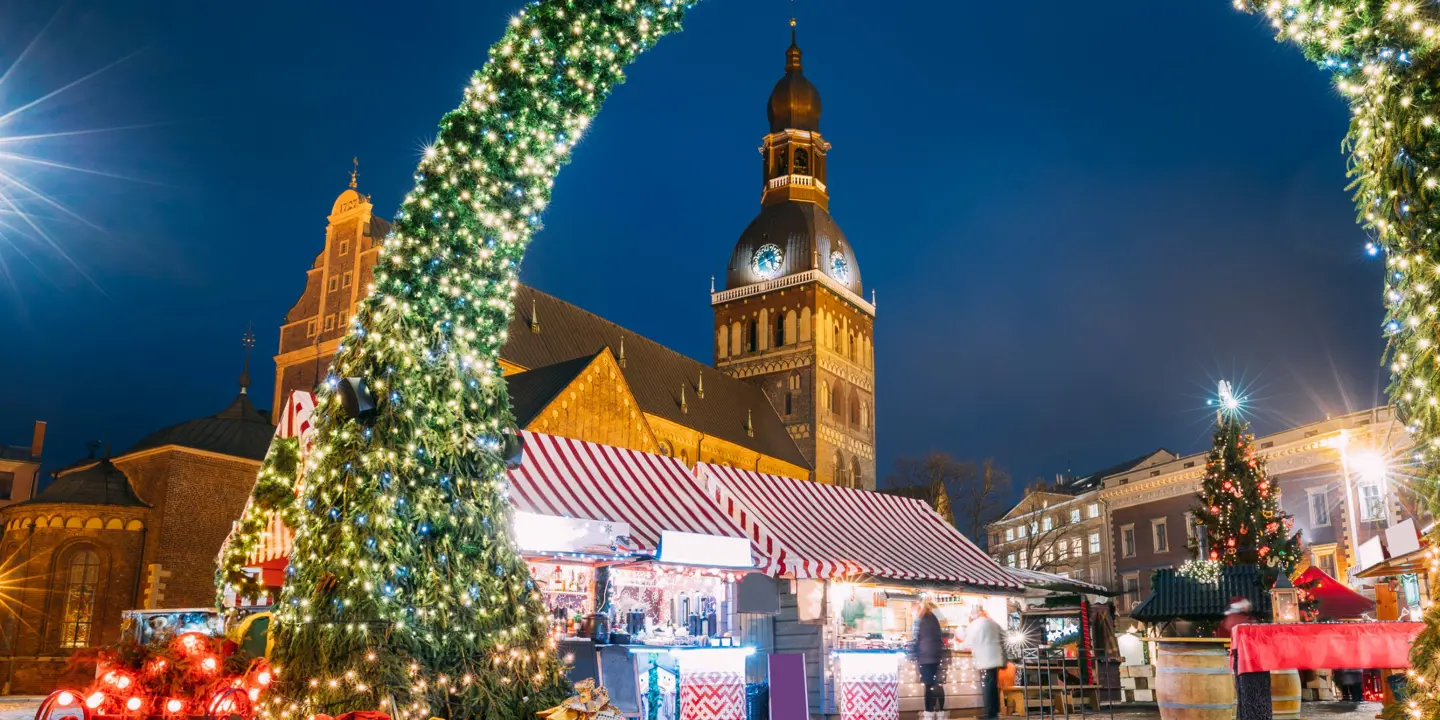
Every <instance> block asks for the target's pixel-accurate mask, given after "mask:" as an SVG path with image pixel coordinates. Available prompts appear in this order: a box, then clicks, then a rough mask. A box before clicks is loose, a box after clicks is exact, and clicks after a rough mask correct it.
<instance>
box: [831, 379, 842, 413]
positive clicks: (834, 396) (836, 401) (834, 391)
mask: <svg viewBox="0 0 1440 720" xmlns="http://www.w3.org/2000/svg"><path fill="white" fill-rule="evenodd" d="M842 405H843V403H841V402H840V384H839V383H836V384H835V387H833V388H830V411H831V412H833V413H835V414H836V415H844V414H845V412H844V408H843V407H842Z"/></svg>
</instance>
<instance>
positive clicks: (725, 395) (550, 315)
mask: <svg viewBox="0 0 1440 720" xmlns="http://www.w3.org/2000/svg"><path fill="white" fill-rule="evenodd" d="M532 308H533V311H532ZM532 319H533V320H535V321H536V322H538V324H539V326H540V331H539V332H534V331H532V330H531V321H532ZM607 347H608V348H610V351H611V352H612V353H614V355H615V357H616V358H617V359H621V358H623V359H624V361H625V362H624V365H623V367H622V368H621V372H622V373H623V374H624V376H625V384H626V385H628V386H629V387H630V392H631V393H633V394H634V395H635V402H636V403H638V404H639V406H640V409H641V410H642V411H643V412H645V413H648V414H650V415H655V416H658V417H662V418H665V419H666V420H670V421H672V422H675V423H677V424H679V425H683V426H685V427H689V428H693V429H695V430H698V431H700V432H702V433H705V434H706V435H711V436H713V437H716V438H719V439H721V440H725V441H728V442H731V443H734V444H736V445H739V446H741V447H744V448H748V449H750V450H754V451H756V452H759V453H762V454H765V455H769V456H770V457H773V458H778V459H780V460H784V461H786V462H789V463H792V464H794V465H798V466H800V467H804V468H809V467H811V465H810V462H809V461H808V460H806V459H805V456H804V455H803V454H801V452H800V448H798V447H796V445H795V441H794V440H793V439H791V437H790V432H789V431H788V430H786V428H785V423H784V422H782V421H781V420H780V416H779V415H777V414H775V409H774V408H773V407H772V406H771V405H770V399H769V398H768V397H766V395H765V393H764V392H763V391H761V390H760V388H758V387H755V386H754V385H751V384H749V383H746V382H743V381H740V380H736V379H735V378H732V377H730V376H729V375H726V374H725V373H722V372H720V371H719V370H716V369H715V368H713V367H710V366H709V365H706V364H704V363H702V362H699V361H697V360H694V359H691V358H688V357H686V356H684V355H681V354H680V353H677V352H675V351H674V350H671V349H670V348H667V347H665V346H664V345H661V344H660V343H657V342H655V341H654V340H651V339H649V338H646V337H644V336H642V335H639V334H637V333H635V332H633V331H631V330H627V329H625V328H623V327H621V326H619V325H616V324H615V323H613V322H610V321H609V320H606V319H604V318H602V317H600V316H598V315H595V314H594V313H590V312H587V311H585V310H582V309H581V308H579V307H577V306H575V305H572V304H570V303H568V302H565V301H564V300H561V299H559V298H557V297H554V296H552V295H547V294H545V293H543V292H540V291H539V290H536V289H535V288H532V287H529V286H527V285H521V286H520V287H519V289H518V290H517V291H516V293H515V314H514V316H513V317H512V318H511V320H510V330H509V339H508V340H507V341H506V343H505V346H504V347H503V348H501V350H500V358H501V359H502V360H504V361H505V362H508V363H510V364H513V365H519V366H520V367H522V368H526V369H527V370H529V371H530V372H535V371H537V370H539V369H541V368H547V367H548V366H553V365H556V364H558V363H563V362H566V361H572V360H577V359H581V358H583V359H585V360H586V363H587V364H588V362H589V360H590V359H591V358H593V357H594V356H595V354H596V353H598V352H600V351H601V350H603V349H605V348H607ZM580 368H583V365H581V366H579V367H577V368H575V369H574V373H578V372H579V371H580ZM548 372H553V373H555V375H548V374H547V375H542V376H536V377H535V378H532V379H531V380H530V381H525V380H522V381H521V382H522V383H525V382H536V383H537V387H536V389H527V388H524V387H522V388H521V392H525V393H530V392H535V393H537V394H543V392H542V389H543V388H545V387H550V386H552V385H553V384H554V383H556V382H559V381H560V377H563V374H564V372H565V370H564V369H558V368H552V369H551V370H549V371H547V373H548ZM524 374H528V373H524ZM702 375H703V376H704V378H705V381H704V382H705V396H704V397H703V398H702V397H700V395H699V392H698V390H699V383H700V378H701V376H702ZM520 376H521V374H516V375H513V376H512V377H515V378H519V377H520ZM571 377H572V378H573V377H574V375H573V374H572V375H571ZM542 380H543V382H541V381H542ZM682 387H683V388H685V407H684V408H683V409H682V408H681V404H680V392H681V390H680V389H681V388H682ZM555 392H557V393H558V392H559V390H556V391H555ZM550 397H552V398H553V397H554V394H552V395H551V396H550ZM516 400H517V398H516V397H515V396H514V395H512V398H511V402H512V403H514V402H516ZM536 412H538V410H536ZM516 414H517V416H518V415H519V411H518V410H517V413H516ZM748 422H753V424H754V432H753V434H752V433H749V432H747V431H746V424H747V423H748ZM522 425H523V423H522Z"/></svg>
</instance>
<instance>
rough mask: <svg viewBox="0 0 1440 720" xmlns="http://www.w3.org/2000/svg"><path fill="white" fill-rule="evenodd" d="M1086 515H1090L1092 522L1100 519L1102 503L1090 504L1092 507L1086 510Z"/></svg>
mask: <svg viewBox="0 0 1440 720" xmlns="http://www.w3.org/2000/svg"><path fill="white" fill-rule="evenodd" d="M1085 514H1086V515H1089V516H1090V519H1091V520H1094V519H1095V518H1098V517H1100V503H1090V507H1089V508H1087V509H1086V511H1085Z"/></svg>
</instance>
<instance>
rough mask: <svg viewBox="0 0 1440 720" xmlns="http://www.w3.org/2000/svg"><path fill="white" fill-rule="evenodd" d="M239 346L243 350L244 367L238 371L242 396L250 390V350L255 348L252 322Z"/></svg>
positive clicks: (253, 324)
mask: <svg viewBox="0 0 1440 720" xmlns="http://www.w3.org/2000/svg"><path fill="white" fill-rule="evenodd" d="M240 345H241V346H242V347H244V348H245V366H244V367H243V368H242V369H241V370H240V394H241V395H244V394H246V393H247V392H249V390H250V350H251V349H252V348H254V347H255V323H254V322H251V323H250V324H249V325H248V326H247V327H246V328H245V337H244V338H243V339H242V340H241V341H240Z"/></svg>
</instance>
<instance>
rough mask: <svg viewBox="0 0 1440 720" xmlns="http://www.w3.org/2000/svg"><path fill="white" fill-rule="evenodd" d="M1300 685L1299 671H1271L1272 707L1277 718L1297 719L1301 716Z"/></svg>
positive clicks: (1282, 719) (1280, 719)
mask: <svg viewBox="0 0 1440 720" xmlns="http://www.w3.org/2000/svg"><path fill="white" fill-rule="evenodd" d="M1300 687H1301V685H1300V673H1299V672H1297V671H1295V670H1271V671H1270V707H1271V708H1272V709H1273V712H1274V715H1275V720H1296V719H1297V718H1299V717H1300Z"/></svg>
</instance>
